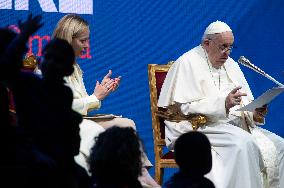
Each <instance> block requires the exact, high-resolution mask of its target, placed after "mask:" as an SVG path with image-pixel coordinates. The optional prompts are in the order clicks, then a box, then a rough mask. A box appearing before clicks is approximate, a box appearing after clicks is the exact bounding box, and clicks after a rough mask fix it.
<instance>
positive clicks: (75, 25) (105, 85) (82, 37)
mask: <svg viewBox="0 0 284 188" xmlns="http://www.w3.org/2000/svg"><path fill="white" fill-rule="evenodd" d="M89 36H90V29H89V24H88V23H87V22H86V21H85V20H84V19H82V18H81V17H80V16H78V15H76V14H68V15H65V16H64V17H63V18H62V19H61V20H59V22H58V24H57V26H56V28H55V30H54V33H53V36H52V37H53V38H60V39H65V40H67V41H68V42H69V43H70V44H71V45H72V47H73V49H74V52H75V56H76V57H79V56H80V55H81V54H82V53H83V52H84V51H85V50H87V49H88V48H89ZM111 74H112V72H111V70H110V71H109V72H108V73H107V74H106V75H105V77H104V78H103V80H102V81H101V82H98V81H97V82H96V86H95V88H94V91H93V93H92V94H91V95H89V94H88V93H87V92H86V89H85V85H84V82H83V72H82V70H81V68H80V66H79V65H78V64H77V63H76V62H75V63H74V73H73V74H72V75H71V76H69V77H66V82H67V85H68V86H69V87H70V88H71V89H72V91H73V95H74V99H73V104H72V108H73V109H74V110H75V111H77V112H79V113H80V114H82V115H83V116H86V115H87V113H88V111H90V110H93V109H99V108H100V107H101V101H102V100H103V99H104V98H105V97H107V96H108V95H109V94H110V93H111V92H113V91H115V90H116V89H117V87H118V85H119V83H120V77H117V78H111ZM112 126H119V127H132V128H134V129H136V127H135V123H134V122H133V121H132V120H130V119H127V118H121V117H115V118H113V119H110V120H103V121H97V122H96V123H95V122H94V121H90V120H86V119H84V120H83V122H82V123H81V124H80V136H81V145H80V151H81V152H80V155H79V156H77V157H76V161H77V162H78V163H79V164H80V165H82V166H83V167H85V168H86V169H87V168H88V165H87V163H86V160H85V159H86V158H87V157H88V156H89V155H90V153H89V152H90V148H91V147H92V146H93V144H94V137H95V136H97V135H98V134H99V133H100V132H102V131H103V130H104V129H107V128H109V127H112ZM143 159H144V160H143V161H144V166H145V167H146V166H152V165H151V163H150V161H149V160H148V159H147V157H146V156H145V155H144V157H143ZM141 179H142V180H143V182H142V184H144V183H145V184H148V185H150V187H156V186H158V185H157V183H156V182H155V181H154V180H153V179H152V178H151V176H149V174H148V171H147V170H146V169H145V168H144V169H143V178H141Z"/></svg>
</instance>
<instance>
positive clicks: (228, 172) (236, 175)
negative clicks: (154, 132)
mask: <svg viewBox="0 0 284 188" xmlns="http://www.w3.org/2000/svg"><path fill="white" fill-rule="evenodd" d="M206 56H207V54H206V52H205V50H204V49H203V48H202V46H198V47H196V48H194V49H192V50H190V51H188V52H187V53H185V54H183V55H182V56H181V57H180V58H179V59H178V60H176V62H175V63H174V64H173V65H172V67H171V68H170V70H169V72H168V74H167V77H166V79H165V82H164V84H163V87H162V90H161V94H160V97H159V101H158V106H159V107H167V106H169V105H172V104H174V103H176V104H179V105H181V106H180V109H181V111H182V112H183V113H184V114H185V115H187V114H189V113H201V114H204V115H206V116H207V117H209V119H210V122H209V123H207V124H206V125H205V126H203V127H201V128H199V129H198V131H201V132H203V133H205V134H206V135H207V137H208V138H209V140H210V142H211V144H212V157H213V167H212V170H211V172H210V173H209V174H208V175H207V176H208V178H209V179H211V180H212V181H213V182H214V184H215V186H216V187H217V188H240V187H243V188H261V187H263V184H264V183H263V178H262V172H265V171H267V172H268V179H269V187H275V188H276V187H283V188H284V179H283V178H284V177H283V168H284V165H283V156H284V141H283V139H282V138H281V137H279V136H277V135H275V134H273V133H271V132H269V131H267V130H264V129H262V128H260V127H257V126H256V124H255V122H254V121H253V118H252V113H249V112H245V113H244V114H241V112H238V111H235V110H236V109H237V108H239V107H240V106H235V107H234V108H232V109H230V112H229V114H228V115H227V114H226V110H225V99H226V97H227V95H228V94H229V92H230V91H231V90H232V89H233V88H235V87H237V86H242V89H241V91H242V92H245V93H247V96H245V97H242V105H245V104H247V103H249V102H250V101H251V100H253V96H252V93H251V90H250V88H249V86H248V83H247V81H246V79H245V77H244V75H243V73H242V71H241V70H240V68H239V66H238V64H237V63H236V62H235V61H234V60H233V59H231V58H228V60H227V61H226V62H225V64H224V65H223V66H222V67H221V69H218V70H217V69H215V68H213V67H212V66H211V63H210V62H207V61H209V60H207V58H206ZM244 116H245V117H246V119H247V123H248V124H249V125H250V131H251V134H250V133H248V132H247V131H244V130H243V129H242V128H240V127H241V126H242V121H243V119H242V117H244ZM165 123H166V130H165V131H166V143H167V146H168V147H169V148H171V149H172V148H173V145H174V142H175V140H176V139H177V138H178V136H180V135H181V134H183V133H185V132H188V131H191V130H192V127H191V124H190V123H189V122H188V121H181V122H179V123H175V122H169V121H166V122H165ZM276 148H277V149H276ZM189 150H190V148H189ZM266 169H267V170H266Z"/></svg>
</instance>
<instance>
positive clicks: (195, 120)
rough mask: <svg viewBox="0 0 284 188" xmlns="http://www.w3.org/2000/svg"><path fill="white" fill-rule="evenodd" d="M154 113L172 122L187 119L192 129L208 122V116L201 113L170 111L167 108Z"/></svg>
mask: <svg viewBox="0 0 284 188" xmlns="http://www.w3.org/2000/svg"><path fill="white" fill-rule="evenodd" d="M156 114H157V116H159V117H161V118H164V119H165V120H168V121H172V122H180V121H189V122H190V123H191V125H192V129H193V130H194V131H196V130H197V129H198V128H199V127H201V126H203V125H205V124H206V123H207V122H208V118H207V117H206V116H205V115H202V114H189V115H184V114H182V113H181V112H179V111H176V112H172V111H171V110H169V109H167V110H166V111H161V110H157V111H156Z"/></svg>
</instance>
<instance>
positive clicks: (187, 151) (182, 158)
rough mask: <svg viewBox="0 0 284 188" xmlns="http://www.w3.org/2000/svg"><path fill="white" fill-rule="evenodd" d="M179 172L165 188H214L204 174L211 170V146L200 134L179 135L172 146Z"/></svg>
mask: <svg viewBox="0 0 284 188" xmlns="http://www.w3.org/2000/svg"><path fill="white" fill-rule="evenodd" d="M174 147H175V148H174V155H175V160H176V163H177V164H178V166H179V168H180V170H179V172H177V173H176V174H175V175H174V176H173V177H172V178H171V179H170V181H168V182H167V183H166V184H165V187H166V188H214V187H215V186H214V184H213V183H212V182H211V181H210V180H209V179H207V178H205V177H204V175H205V174H207V173H209V172H210V170H211V168H212V156H211V144H210V142H209V140H208V138H207V137H206V136H205V135H204V134H203V133H200V132H188V133H185V134H183V135H181V136H180V137H179V138H178V139H177V141H176V143H175V146H174Z"/></svg>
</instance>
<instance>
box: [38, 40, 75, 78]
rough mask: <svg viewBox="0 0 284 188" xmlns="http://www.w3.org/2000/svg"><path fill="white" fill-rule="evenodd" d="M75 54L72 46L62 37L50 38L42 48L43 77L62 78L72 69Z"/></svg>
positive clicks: (69, 73)
mask: <svg viewBox="0 0 284 188" xmlns="http://www.w3.org/2000/svg"><path fill="white" fill-rule="evenodd" d="M74 62H75V55H74V51H73V48H72V46H71V45H70V44H69V43H68V42H67V41H66V40H62V39H58V38H55V39H52V40H51V41H50V42H49V43H48V44H47V45H46V47H45V48H44V50H43V62H42V64H41V70H42V74H43V77H44V78H45V79H53V80H54V79H63V77H65V76H70V75H71V74H72V73H73V71H74V68H73V64H74Z"/></svg>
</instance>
